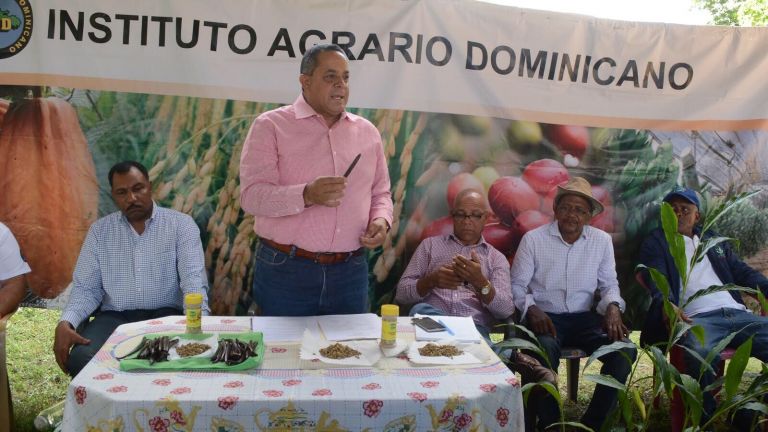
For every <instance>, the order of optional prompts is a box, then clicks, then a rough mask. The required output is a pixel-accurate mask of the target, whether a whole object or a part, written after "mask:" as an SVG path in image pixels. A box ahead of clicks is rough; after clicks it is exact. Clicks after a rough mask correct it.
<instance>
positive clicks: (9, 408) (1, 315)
mask: <svg viewBox="0 0 768 432" xmlns="http://www.w3.org/2000/svg"><path fill="white" fill-rule="evenodd" d="M29 272H30V269H29V265H27V263H26V262H24V259H23V258H22V257H21V253H20V252H19V244H18V243H17V242H16V239H15V238H14V237H13V234H11V231H10V230H9V229H8V227H6V226H5V225H3V224H2V223H0V432H10V431H12V430H13V429H14V427H13V403H12V399H11V386H10V383H9V382H8V371H7V370H6V365H5V326H6V324H7V322H8V318H10V316H11V315H12V314H13V312H14V311H15V310H16V308H18V307H19V303H20V302H21V300H22V299H23V298H24V296H25V295H26V293H27V283H26V279H25V278H24V275H25V274H26V273H29Z"/></svg>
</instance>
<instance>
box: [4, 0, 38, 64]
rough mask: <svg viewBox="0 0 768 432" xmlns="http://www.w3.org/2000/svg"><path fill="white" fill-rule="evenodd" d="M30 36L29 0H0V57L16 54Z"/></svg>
mask: <svg viewBox="0 0 768 432" xmlns="http://www.w3.org/2000/svg"><path fill="white" fill-rule="evenodd" d="M31 38H32V5H31V4H30V3H29V0H0V59H4V58H8V57H11V56H13V55H16V54H17V53H18V52H19V51H21V50H23V49H24V47H26V46H27V44H29V41H30V39H31Z"/></svg>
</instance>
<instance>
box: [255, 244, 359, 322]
mask: <svg viewBox="0 0 768 432" xmlns="http://www.w3.org/2000/svg"><path fill="white" fill-rule="evenodd" d="M255 261H256V263H255V266H254V267H255V268H254V275H255V276H254V278H253V298H254V299H255V300H256V303H257V304H258V305H259V307H260V308H261V314H262V315H267V316H311V315H335V314H356V313H364V312H368V258H367V257H366V255H365V254H362V255H357V256H351V257H349V259H347V260H346V261H342V262H339V263H336V264H319V263H316V262H314V261H312V260H310V259H306V258H302V257H298V256H295V255H293V254H287V253H284V252H281V251H279V250H277V249H275V248H273V247H272V246H270V245H268V244H267V243H264V242H259V244H257V245H256V251H255Z"/></svg>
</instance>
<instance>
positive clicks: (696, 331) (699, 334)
mask: <svg viewBox="0 0 768 432" xmlns="http://www.w3.org/2000/svg"><path fill="white" fill-rule="evenodd" d="M688 331H690V332H691V333H692V334H693V335H694V336H696V339H698V340H699V343H700V344H702V345H704V341H705V338H706V335H705V334H704V327H702V326H700V325H695V326H691V328H690V329H688Z"/></svg>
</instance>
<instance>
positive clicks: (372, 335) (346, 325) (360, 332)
mask: <svg viewBox="0 0 768 432" xmlns="http://www.w3.org/2000/svg"><path fill="white" fill-rule="evenodd" d="M316 318H317V323H318V324H319V325H320V328H321V329H322V330H323V335H325V338H326V339H328V340H329V341H343V340H358V339H377V338H379V337H380V336H381V318H379V317H378V316H376V314H372V313H366V314H350V315H323V316H318V317H316Z"/></svg>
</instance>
